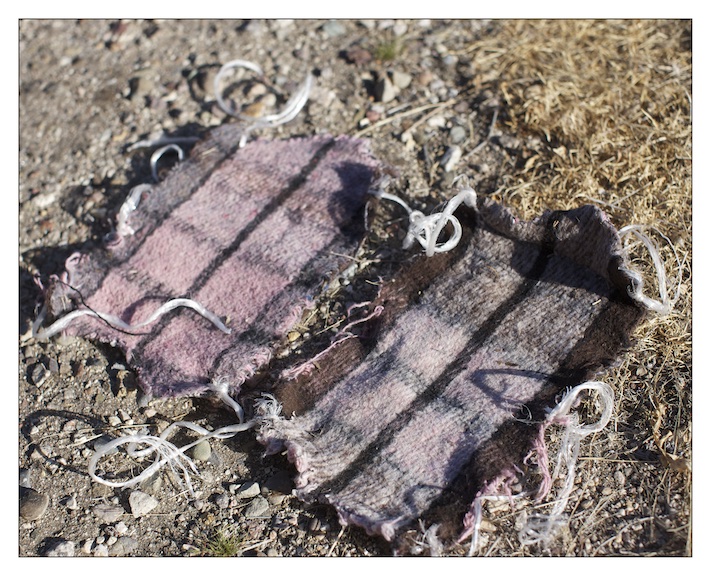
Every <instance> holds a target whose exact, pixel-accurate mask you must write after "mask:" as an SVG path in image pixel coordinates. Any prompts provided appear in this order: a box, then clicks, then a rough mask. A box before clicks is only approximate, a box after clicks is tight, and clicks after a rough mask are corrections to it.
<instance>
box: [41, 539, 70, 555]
mask: <svg viewBox="0 0 711 576" xmlns="http://www.w3.org/2000/svg"><path fill="white" fill-rule="evenodd" d="M45 556H48V557H50V558H60V557H61V558H73V557H74V542H72V541H71V540H62V541H60V542H57V543H56V544H53V545H52V546H51V547H50V548H48V549H47V551H46V552H45Z"/></svg>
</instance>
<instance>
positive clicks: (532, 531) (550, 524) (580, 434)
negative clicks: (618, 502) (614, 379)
mask: <svg viewBox="0 0 711 576" xmlns="http://www.w3.org/2000/svg"><path fill="white" fill-rule="evenodd" d="M589 390H594V391H596V392H597V393H598V396H599V401H600V404H601V410H602V415H601V416H600V419H599V420H598V421H597V422H595V423H592V424H580V419H579V417H578V414H576V413H571V409H572V408H573V406H574V405H575V403H576V402H577V400H578V397H579V396H580V394H581V393H582V392H584V391H589ZM614 405H615V393H614V392H613V390H612V388H611V387H610V386H609V385H608V384H605V383H604V382H597V381H591V382H585V383H583V384H580V385H578V386H576V387H575V388H573V389H572V390H570V391H569V392H568V393H567V394H566V395H565V396H564V397H563V399H562V400H561V401H560V402H559V403H558V405H557V406H556V407H555V408H553V410H551V412H550V413H549V414H548V417H547V418H546V425H551V424H562V425H563V426H564V429H563V438H562V440H561V446H560V449H559V451H558V456H557V461H556V466H555V469H554V471H553V474H552V478H553V479H555V478H557V477H558V476H559V474H560V472H561V469H562V468H563V467H565V468H566V476H565V483H564V484H563V488H562V489H561V491H560V494H559V496H558V497H557V499H556V500H555V504H554V506H553V509H552V511H551V512H550V514H538V513H536V514H532V515H530V516H528V518H526V520H525V522H524V523H523V526H522V528H521V530H520V531H519V541H520V542H521V544H522V545H524V546H528V545H531V544H544V545H545V544H547V543H548V542H549V541H550V540H551V538H553V537H554V536H555V534H556V533H557V532H558V530H559V528H560V527H561V526H562V525H564V524H565V522H566V520H567V519H566V518H565V516H564V511H565V507H566V505H567V504H568V498H569V497H570V494H571V493H572V491H573V484H574V482H575V473H576V467H577V462H578V455H579V453H580V442H581V440H582V439H583V438H585V437H586V436H588V435H590V434H594V433H595V432H600V431H602V430H603V429H604V428H605V426H607V424H608V422H609V421H610V418H611V417H612V410H613V407H614Z"/></svg>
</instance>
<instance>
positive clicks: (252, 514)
mask: <svg viewBox="0 0 711 576" xmlns="http://www.w3.org/2000/svg"><path fill="white" fill-rule="evenodd" d="M268 511H269V502H267V499H266V498H264V497H263V496H257V497H256V498H255V499H254V500H252V501H251V502H250V503H249V506H247V508H245V510H244V516H245V518H259V517H262V516H265V515H266V514H267V512H268Z"/></svg>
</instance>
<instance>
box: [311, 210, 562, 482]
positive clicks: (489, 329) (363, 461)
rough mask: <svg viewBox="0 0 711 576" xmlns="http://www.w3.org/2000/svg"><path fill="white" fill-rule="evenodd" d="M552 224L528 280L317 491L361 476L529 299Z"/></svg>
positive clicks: (548, 249) (546, 250) (549, 250)
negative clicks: (505, 320) (508, 317)
mask: <svg viewBox="0 0 711 576" xmlns="http://www.w3.org/2000/svg"><path fill="white" fill-rule="evenodd" d="M555 222H556V219H555V218H551V219H550V224H549V231H550V236H549V241H548V242H546V243H545V244H544V245H543V247H542V249H541V251H540V252H539V255H538V257H537V259H536V261H535V263H534V264H533V267H532V269H531V271H530V272H529V274H528V277H527V278H526V279H525V280H524V281H523V282H522V283H521V285H520V286H519V288H518V289H517V290H516V291H515V292H514V294H513V295H512V296H511V297H509V298H508V299H507V300H506V301H504V302H503V303H502V304H501V305H500V306H499V307H497V308H496V310H495V311H494V313H493V314H491V315H490V316H489V317H488V318H487V319H486V320H485V321H484V322H483V323H482V325H481V327H480V328H479V329H478V330H477V331H476V332H474V334H472V336H471V337H470V338H469V341H468V342H467V345H466V346H465V347H464V348H463V349H462V351H461V352H460V353H459V354H458V355H457V356H456V357H455V358H454V360H453V361H452V362H450V363H449V365H448V366H447V367H446V368H445V369H444V371H443V372H442V374H441V375H440V376H439V377H438V378H437V379H436V380H435V381H434V382H432V383H431V384H430V385H429V386H428V387H427V388H426V389H425V390H424V391H423V392H422V393H420V394H419V395H418V397H417V398H416V399H415V400H414V401H413V402H412V403H411V404H410V406H409V407H408V408H407V409H406V410H403V411H402V412H400V413H399V414H398V415H397V416H396V417H395V419H394V420H392V421H391V422H390V423H389V424H388V425H387V426H386V427H385V428H383V429H382V430H381V431H380V432H379V434H378V435H377V437H376V438H375V440H373V441H371V442H370V443H369V444H368V446H367V447H365V448H364V449H363V450H362V451H361V452H360V454H359V455H358V457H357V458H356V459H355V460H353V461H352V462H351V463H350V464H349V466H348V467H347V468H345V469H344V470H342V471H341V472H340V473H339V474H338V475H337V476H336V477H334V478H332V479H331V480H329V481H327V482H325V483H324V484H323V485H322V486H321V488H320V490H322V491H323V492H326V493H329V492H339V491H341V490H342V489H343V488H344V486H345V485H346V484H348V483H349V482H351V481H352V480H353V479H354V478H355V477H356V476H357V475H358V474H361V473H362V471H363V469H364V468H365V467H366V466H367V465H368V464H370V463H371V462H372V460H373V459H374V458H375V457H376V456H377V455H378V454H379V453H380V452H381V451H382V450H383V448H384V447H385V446H387V445H388V444H389V443H390V442H392V441H393V439H394V438H395V436H396V434H397V433H398V432H399V431H401V430H402V429H403V428H404V427H405V426H406V425H407V424H408V423H409V422H410V421H411V420H412V418H413V416H414V415H415V414H416V413H417V412H419V411H421V410H423V409H425V408H426V407H427V406H428V405H429V404H431V403H432V402H434V401H436V400H438V399H439V398H440V397H441V395H442V393H443V392H444V389H445V388H446V387H447V386H448V385H449V384H450V383H451V382H452V380H453V379H454V378H455V376H456V375H457V374H459V373H460V372H462V370H464V369H465V368H466V365H467V363H468V361H469V359H470V357H471V355H472V351H473V350H476V349H478V348H479V347H480V346H482V345H483V344H484V343H485V342H486V340H487V339H489V337H490V336H491V335H492V334H493V333H494V331H495V330H496V328H497V327H498V326H499V325H500V324H501V322H502V321H503V320H504V318H506V316H508V314H510V313H511V311H512V310H514V309H515V308H516V307H517V306H518V305H519V304H520V303H521V302H522V301H523V300H524V299H525V298H526V297H527V296H528V294H529V293H530V291H531V290H532V289H533V287H534V286H535V285H536V284H537V283H538V281H539V279H540V277H541V276H542V275H543V273H544V271H545V269H546V266H547V264H548V258H549V256H550V255H551V254H552V252H553V238H554V236H553V225H554V223H555Z"/></svg>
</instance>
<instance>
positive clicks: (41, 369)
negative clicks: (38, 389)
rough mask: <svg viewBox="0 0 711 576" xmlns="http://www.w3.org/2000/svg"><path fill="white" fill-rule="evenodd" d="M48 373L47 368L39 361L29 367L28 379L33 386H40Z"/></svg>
mask: <svg viewBox="0 0 711 576" xmlns="http://www.w3.org/2000/svg"><path fill="white" fill-rule="evenodd" d="M48 375H49V374H48V372H47V368H45V366H44V364H42V363H41V362H38V363H37V364H35V365H34V366H33V367H32V368H30V379H31V380H32V383H33V384H34V385H35V386H41V385H42V382H44V381H45V379H46V378H47V376H48Z"/></svg>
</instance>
